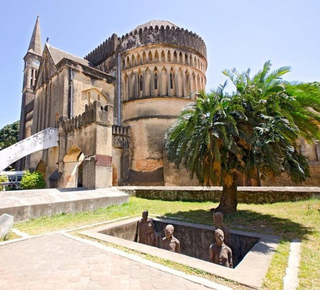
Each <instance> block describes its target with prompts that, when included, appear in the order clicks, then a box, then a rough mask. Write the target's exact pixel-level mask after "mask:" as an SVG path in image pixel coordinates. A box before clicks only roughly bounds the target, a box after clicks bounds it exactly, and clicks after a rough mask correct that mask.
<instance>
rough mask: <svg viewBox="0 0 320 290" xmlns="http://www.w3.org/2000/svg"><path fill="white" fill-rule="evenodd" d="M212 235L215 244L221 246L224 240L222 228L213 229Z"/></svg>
mask: <svg viewBox="0 0 320 290" xmlns="http://www.w3.org/2000/svg"><path fill="white" fill-rule="evenodd" d="M214 236H215V239H216V243H217V245H219V246H221V245H222V243H223V241H224V233H223V231H222V230H220V229H218V230H215V231H214Z"/></svg>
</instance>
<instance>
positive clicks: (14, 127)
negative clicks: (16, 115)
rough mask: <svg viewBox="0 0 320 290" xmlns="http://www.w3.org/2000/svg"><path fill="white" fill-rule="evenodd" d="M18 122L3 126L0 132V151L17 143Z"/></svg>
mask: <svg viewBox="0 0 320 290" xmlns="http://www.w3.org/2000/svg"><path fill="white" fill-rule="evenodd" d="M19 123H20V122H19V121H16V122H14V123H12V124H8V125H6V126H4V127H3V128H2V129H1V130H0V150H2V149H4V148H7V147H9V146H11V145H13V144H15V143H17V142H18V141H19Z"/></svg>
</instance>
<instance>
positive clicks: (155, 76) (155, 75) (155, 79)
mask: <svg viewBox="0 0 320 290" xmlns="http://www.w3.org/2000/svg"><path fill="white" fill-rule="evenodd" d="M154 89H155V90H157V89H158V74H157V73H155V74H154Z"/></svg>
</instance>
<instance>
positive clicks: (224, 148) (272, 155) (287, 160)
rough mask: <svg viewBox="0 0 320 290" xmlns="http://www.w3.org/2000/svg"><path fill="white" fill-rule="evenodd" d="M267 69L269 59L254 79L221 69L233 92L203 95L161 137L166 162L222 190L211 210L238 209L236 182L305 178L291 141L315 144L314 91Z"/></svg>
mask: <svg viewBox="0 0 320 290" xmlns="http://www.w3.org/2000/svg"><path fill="white" fill-rule="evenodd" d="M270 69H271V63H270V62H269V61H268V62H266V63H265V64H264V66H263V69H262V70H261V71H259V72H258V73H257V74H256V75H254V76H253V77H252V78H251V77H250V70H247V71H246V72H244V73H241V74H240V73H238V72H237V71H236V70H235V69H233V70H232V71H229V70H225V71H224V72H223V73H224V74H225V75H226V76H228V78H229V79H230V80H231V82H232V83H233V84H234V86H235V87H236V91H235V92H233V93H232V94H231V95H228V94H227V93H225V91H224V89H225V86H226V83H225V84H224V85H223V86H220V87H219V88H218V89H217V90H216V91H213V92H212V93H210V94H204V93H201V94H200V95H199V97H198V98H197V100H196V101H195V103H193V104H191V105H189V106H188V107H186V108H185V109H184V110H183V111H182V113H181V115H180V117H179V118H178V119H177V121H176V123H175V124H174V125H173V126H172V127H170V128H169V130H168V131H167V134H166V150H167V153H168V159H169V161H171V162H174V163H175V164H176V165H177V166H179V165H180V164H183V165H184V166H185V167H186V168H187V170H188V171H189V172H190V173H191V175H192V176H193V175H194V174H196V176H197V177H198V179H199V181H200V183H201V184H204V185H222V186H223V192H222V196H221V200H220V204H219V206H218V207H217V208H216V211H221V212H224V213H228V212H234V211H236V208H237V181H238V178H239V176H245V177H247V178H258V179H262V180H264V179H266V178H274V177H276V176H279V175H280V174H282V173H283V172H286V173H287V174H288V175H289V176H290V177H291V178H292V180H294V181H296V182H301V181H304V180H305V179H306V178H307V177H308V176H309V170H308V169H309V167H308V162H307V159H306V158H305V157H304V156H302V155H301V154H300V153H299V151H298V143H297V141H298V139H299V138H300V137H303V138H305V139H306V140H307V141H312V140H313V139H317V140H319V139H320V133H319V130H318V126H319V124H320V114H319V112H320V89H319V86H317V85H316V84H303V83H288V82H285V81H284V80H282V76H283V75H284V74H286V73H288V72H289V71H290V68H289V67H282V68H280V69H278V70H275V71H273V72H270Z"/></svg>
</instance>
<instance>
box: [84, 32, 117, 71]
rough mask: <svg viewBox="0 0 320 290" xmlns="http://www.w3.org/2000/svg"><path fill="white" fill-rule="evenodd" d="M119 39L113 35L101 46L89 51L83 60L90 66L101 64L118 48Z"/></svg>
mask: <svg viewBox="0 0 320 290" xmlns="http://www.w3.org/2000/svg"><path fill="white" fill-rule="evenodd" d="M118 44H119V38H118V36H117V35H116V34H115V33H114V34H112V36H111V37H109V38H108V39H106V40H105V41H104V42H103V43H102V44H100V45H99V46H98V47H96V48H95V49H94V50H93V51H91V52H90V53H89V54H88V55H87V56H86V57H85V59H86V60H88V61H90V62H91V64H92V65H94V66H95V65H97V64H99V63H101V62H102V61H103V60H105V59H106V58H108V57H110V56H111V55H113V54H114V53H115V52H116V50H117V47H118Z"/></svg>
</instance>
